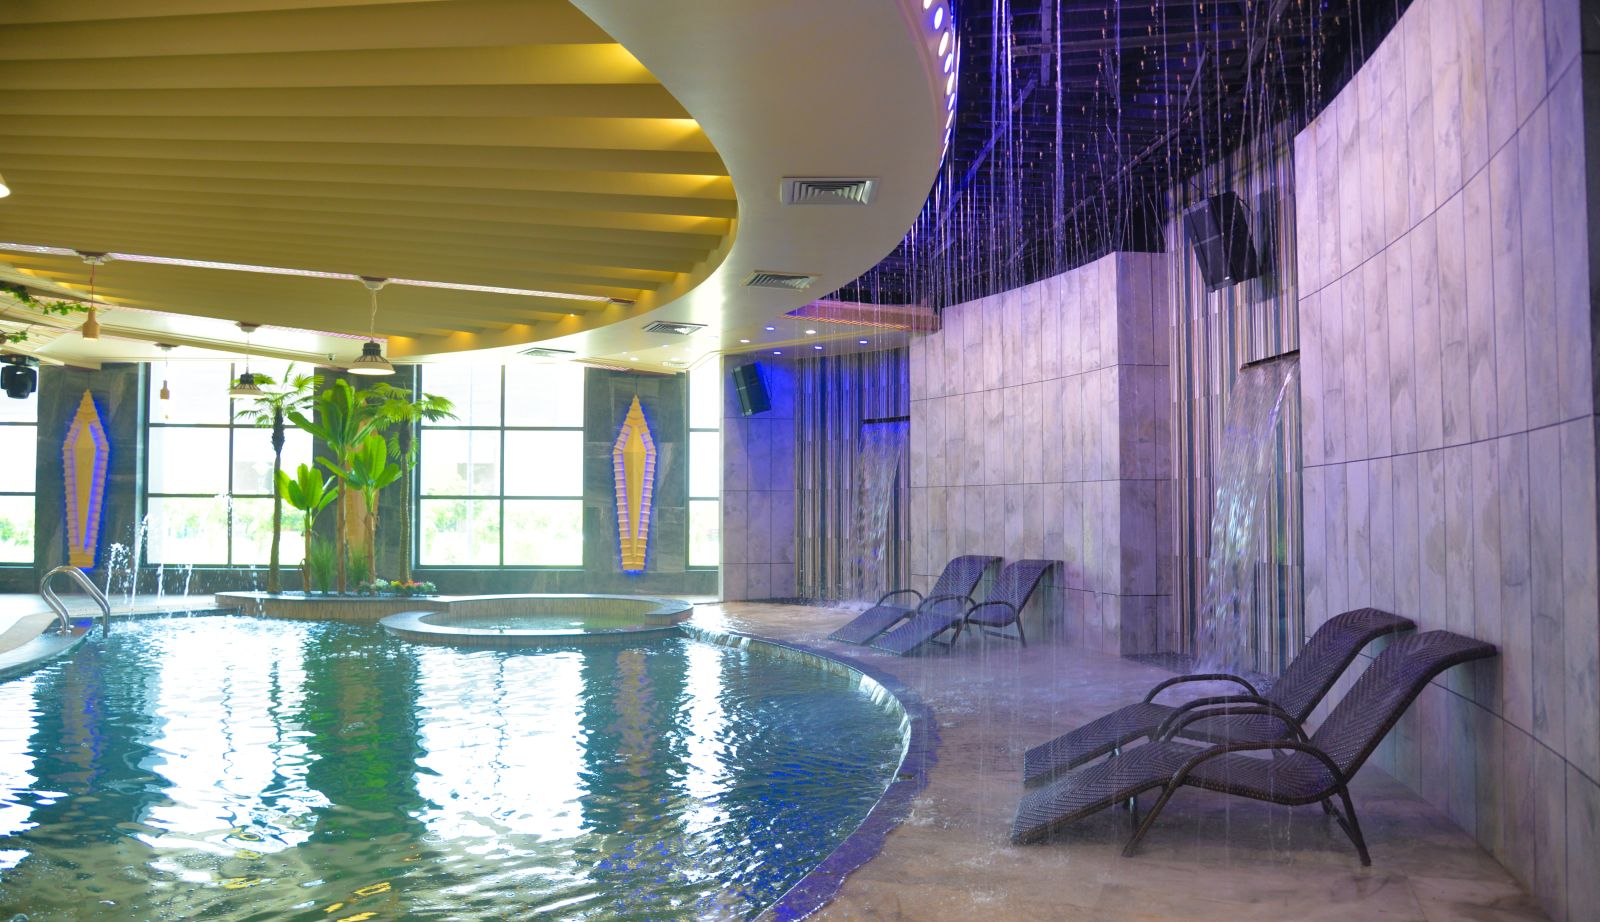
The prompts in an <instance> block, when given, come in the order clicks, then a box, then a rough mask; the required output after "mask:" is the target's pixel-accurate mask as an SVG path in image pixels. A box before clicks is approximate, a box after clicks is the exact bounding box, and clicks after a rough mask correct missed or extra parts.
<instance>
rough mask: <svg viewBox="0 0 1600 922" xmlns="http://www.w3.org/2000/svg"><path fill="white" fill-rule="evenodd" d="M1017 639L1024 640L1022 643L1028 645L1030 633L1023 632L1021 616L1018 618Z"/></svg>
mask: <svg viewBox="0 0 1600 922" xmlns="http://www.w3.org/2000/svg"><path fill="white" fill-rule="evenodd" d="M1017 639H1018V640H1020V641H1022V645H1023V646H1024V647H1026V646H1027V645H1028V635H1026V634H1024V633H1022V619H1021V618H1018V619H1017Z"/></svg>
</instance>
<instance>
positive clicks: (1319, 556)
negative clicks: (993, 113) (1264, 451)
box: [1295, 0, 1600, 920]
mask: <svg viewBox="0 0 1600 922" xmlns="http://www.w3.org/2000/svg"><path fill="white" fill-rule="evenodd" d="M1579 18H1580V17H1579V0H1545V2H1543V3H1540V2H1538V0H1416V2H1415V3H1413V4H1412V6H1411V7H1410V9H1409V10H1408V11H1407V12H1406V14H1405V15H1404V17H1403V18H1402V20H1401V22H1400V24H1399V26H1398V28H1396V29H1395V30H1394V31H1393V32H1392V33H1390V35H1389V37H1388V38H1387V39H1386V40H1385V41H1384V42H1383V44H1382V45H1381V46H1380V47H1379V49H1378V50H1377V52H1376V53H1375V54H1374V56H1373V57H1372V58H1371V59H1369V61H1368V63H1367V64H1366V65H1365V66H1364V67H1363V68H1362V69H1361V70H1360V72H1359V73H1358V74H1357V76H1356V78H1355V79H1354V81H1353V82H1352V83H1351V84H1350V85H1348V86H1347V87H1346V88H1345V89H1344V90H1343V91H1342V92H1341V93H1340V95H1339V96H1338V98H1337V99H1336V100H1335V101H1334V102H1333V103H1332V104H1331V105H1330V106H1329V107H1328V108H1327V109H1326V110H1325V111H1324V112H1323V113H1322V114H1321V115H1320V116H1319V117H1318V118H1317V120H1316V121H1315V122H1313V123H1312V124H1311V125H1310V126H1309V127H1308V128H1307V129H1306V130H1305V131H1303V132H1302V133H1301V134H1300V135H1299V136H1298V137H1297V138H1296V140H1295V165H1296V175H1297V179H1296V193H1297V194H1296V198H1297V200H1298V203H1299V207H1298V214H1297V234H1298V237H1299V279H1300V286H1299V287H1300V331H1301V340H1300V343H1301V365H1302V371H1303V381H1302V393H1303V399H1304V416H1303V430H1302V437H1303V444H1304V453H1305V464H1306V470H1305V481H1304V482H1305V497H1304V499H1305V528H1306V532H1305V555H1306V562H1305V587H1306V618H1307V629H1308V631H1309V630H1310V629H1313V628H1315V626H1316V625H1317V624H1318V623H1320V621H1321V620H1323V619H1325V618H1326V617H1328V616H1329V615H1331V614H1334V613H1336V612H1339V611H1342V610H1345V609H1349V608H1354V607H1357V606H1362V605H1369V604H1370V605H1377V606H1381V607H1385V608H1390V609H1393V610H1395V611H1398V612H1400V613H1402V614H1405V615H1409V616H1411V617H1413V618H1415V619H1416V620H1417V622H1418V623H1419V624H1420V625H1421V626H1422V627H1423V628H1425V629H1426V628H1448V629H1450V630H1454V631H1459V632H1461V633H1465V634H1470V635H1473V636H1475V637H1479V638H1482V639H1485V640H1489V641H1493V642H1494V643H1496V644H1498V645H1499V646H1500V656H1499V657H1498V658H1497V659H1495V660H1494V661H1492V662H1490V663H1488V664H1486V665H1483V666H1481V667H1478V668H1476V670H1475V671H1468V670H1465V669H1462V670H1456V671H1455V672H1454V673H1453V674H1451V675H1449V676H1448V677H1447V678H1446V680H1445V681H1444V682H1442V683H1439V684H1437V685H1436V686H1435V687H1431V688H1429V689H1428V691H1427V693H1426V694H1424V695H1423V697H1422V699H1421V700H1420V701H1419V703H1418V705H1417V706H1416V707H1414V708H1412V710H1411V712H1410V713H1409V714H1408V715H1407V717H1406V719H1405V720H1404V721H1403V722H1402V723H1401V724H1400V726H1399V727H1398V728H1397V729H1396V731H1395V732H1394V734H1392V735H1391V737H1390V740H1389V742H1388V743H1386V744H1385V746H1384V749H1383V751H1382V752H1381V753H1380V763H1381V764H1383V765H1385V767H1387V768H1388V769H1389V770H1390V771H1391V772H1392V773H1393V774H1395V775H1396V776H1397V777H1398V778H1400V779H1401V780H1402V781H1404V782H1406V783H1407V784H1409V785H1411V786H1412V787H1413V788H1415V789H1416V790H1417V791H1418V792H1419V793H1420V794H1421V795H1422V796H1424V797H1426V798H1428V799H1430V800H1432V801H1433V802H1434V803H1436V804H1437V805H1439V806H1440V807H1441V808H1443V809H1445V810H1447V811H1448V812H1449V813H1450V815H1451V816H1452V817H1454V818H1455V820H1456V821H1457V822H1458V823H1460V824H1461V825H1462V826H1463V827H1464V828H1466V829H1467V830H1468V831H1470V832H1473V833H1475V834H1476V835H1477V837H1478V839H1479V841H1480V842H1481V843H1482V844H1483V846H1484V847H1485V848H1487V849H1488V850H1489V851H1490V852H1491V853H1492V854H1494V855H1495V856H1496V857H1497V858H1498V859H1499V860H1500V861H1502V862H1503V863H1504V864H1505V865H1506V866H1507V867H1508V868H1510V869H1511V871H1512V872H1513V873H1515V874H1516V875H1517V876H1518V877H1519V878H1521V879H1522V880H1523V881H1524V882H1525V883H1526V884H1527V885H1528V886H1529V888H1530V889H1531V890H1532V892H1533V893H1534V894H1535V895H1536V896H1537V897H1538V898H1539V899H1540V900H1541V902H1542V903H1543V904H1544V905H1545V907H1546V908H1547V909H1548V910H1549V911H1550V913H1551V915H1552V917H1553V918H1555V919H1558V920H1561V919H1569V918H1570V919H1580V918H1581V919H1589V918H1594V916H1593V913H1594V912H1595V911H1596V909H1595V907H1597V906H1600V870H1597V869H1600V785H1597V781H1600V598H1597V592H1596V580H1597V570H1600V562H1597V559H1596V537H1597V525H1596V521H1597V520H1596V506H1595V488H1596V465H1595V441H1596V425H1595V424H1596V418H1595V415H1594V410H1595V406H1594V386H1595V377H1594V368H1593V365H1592V356H1593V352H1592V350H1593V347H1594V344H1595V337H1594V330H1593V329H1592V313H1591V311H1592V302H1591V296H1590V287H1589V286H1590V275H1589V272H1590V263H1589V259H1590V257H1589V240H1588V227H1589V220H1588V214H1587V205H1586V199H1585V195H1584V190H1585V188H1586V171H1585V151H1584V143H1585V140H1584V112H1583V101H1584V100H1583V73H1582V70H1583V64H1582V63H1581V62H1582V60H1583V59H1585V58H1588V57H1589V56H1588V55H1587V54H1584V55H1580V49H1579V35H1580V31H1581V30H1580V23H1579ZM1591 66H1592V65H1591ZM1590 92H1591V98H1592V94H1593V93H1594V92H1595V91H1594V90H1591V91H1590ZM1340 693H1342V689H1339V690H1336V692H1335V694H1334V695H1333V696H1331V698H1332V700H1337V699H1338V697H1339V694H1340Z"/></svg>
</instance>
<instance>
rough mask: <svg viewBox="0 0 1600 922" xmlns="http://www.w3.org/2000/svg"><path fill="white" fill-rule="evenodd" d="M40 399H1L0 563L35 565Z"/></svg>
mask: <svg viewBox="0 0 1600 922" xmlns="http://www.w3.org/2000/svg"><path fill="white" fill-rule="evenodd" d="M38 420H39V395H38V393H37V392H35V393H34V394H33V395H32V396H30V397H28V398H27V399H26V400H14V399H12V398H10V397H5V396H0V445H4V446H5V452H4V453H3V454H0V563H29V564H31V563H33V497H34V492H35V490H36V489H37V485H36V484H37V478H36V477H35V470H34V465H35V459H36V458H37V457H38V448H37V446H38V443H39V426H38Z"/></svg>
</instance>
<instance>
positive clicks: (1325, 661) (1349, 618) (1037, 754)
mask: <svg viewBox="0 0 1600 922" xmlns="http://www.w3.org/2000/svg"><path fill="white" fill-rule="evenodd" d="M1414 627H1416V625H1415V624H1413V623H1412V622H1411V619H1409V618H1402V617H1400V616H1399V615H1393V614H1390V613H1389V612H1386V611H1380V610H1378V609H1376V608H1360V609H1356V610H1355V611H1347V612H1345V613H1343V614H1340V615H1334V616H1333V617H1332V618H1329V619H1328V620H1327V621H1326V622H1324V623H1323V625H1322V627H1319V628H1317V630H1316V633H1314V634H1312V635H1311V639H1310V640H1309V641H1307V642H1306V645H1305V646H1304V647H1303V648H1301V650H1300V652H1299V653H1298V654H1296V655H1295V658H1294V661H1293V662H1291V663H1290V664H1289V668H1287V669H1285V670H1284V671H1283V677H1282V678H1281V679H1279V680H1278V681H1277V683H1275V684H1274V685H1273V686H1272V688H1270V689H1269V690H1267V691H1266V692H1264V693H1258V692H1257V691H1256V689H1255V686H1253V685H1251V684H1250V683H1249V682H1248V681H1246V680H1245V679H1243V678H1241V677H1239V676H1235V675H1228V674H1226V673H1196V674H1193V675H1184V676H1177V677H1175V678H1171V679H1168V680H1166V681H1165V682H1162V683H1161V684H1159V685H1157V686H1156V687H1155V688H1152V689H1150V693H1149V694H1147V695H1145V696H1144V700H1143V701H1141V702H1139V703H1138V704H1130V705H1128V706H1127V707H1125V708H1121V709H1119V710H1116V711H1113V712H1111V713H1110V714H1107V715H1106V716H1104V717H1101V718H1099V719H1098V720H1093V721H1090V722H1089V723H1086V724H1084V725H1083V726H1081V727H1079V728H1077V729H1076V730H1073V731H1071V732H1070V733H1063V734H1062V735H1060V736H1058V737H1056V738H1055V739H1053V740H1051V741H1050V742H1048V743H1041V744H1040V745H1038V746H1035V747H1033V748H1032V749H1029V750H1028V751H1027V752H1026V753H1025V754H1024V755H1023V757H1022V783H1023V784H1024V785H1026V786H1028V787H1034V786H1037V785H1040V784H1044V783H1045V782H1047V781H1052V780H1054V779H1055V778H1056V777H1057V776H1059V775H1061V774H1062V773H1063V772H1066V771H1070V770H1072V769H1075V768H1077V767H1079V766H1080V765H1083V764H1084V763H1086V762H1092V761H1094V760H1095V759H1098V758H1099V757H1101V756H1103V755H1106V754H1108V753H1112V752H1115V751H1117V750H1118V749H1121V748H1122V747H1123V746H1126V745H1127V744H1129V743H1132V742H1134V741H1136V740H1138V739H1140V738H1142V737H1146V736H1151V735H1154V734H1155V733H1156V732H1157V731H1158V730H1159V729H1160V728H1161V725H1162V723H1163V722H1164V721H1168V720H1171V719H1173V718H1175V717H1181V716H1182V715H1184V714H1187V713H1189V712H1191V711H1194V710H1196V709H1197V708H1201V707H1205V706H1208V705H1211V704H1226V703H1233V704H1245V703H1256V704H1269V705H1274V706H1276V707H1278V708H1280V709H1282V710H1284V711H1287V712H1288V713H1289V716H1291V717H1293V718H1294V719H1295V720H1296V721H1297V722H1304V721H1305V720H1306V719H1307V718H1308V717H1310V716H1311V711H1312V709H1314V708H1315V707H1316V706H1317V704H1318V703H1319V702H1321V701H1322V698H1323V696H1325V695H1327V693H1328V690H1329V689H1330V688H1332V687H1333V683H1334V681H1335V680H1337V679H1338V678H1339V676H1340V675H1342V674H1343V673H1344V671H1345V669H1347V668H1349V666H1350V663H1351V661H1352V660H1354V659H1355V658H1356V654H1357V653H1360V652H1361V650H1362V648H1364V647H1365V646H1366V645H1367V644H1369V643H1371V642H1372V641H1374V640H1377V639H1378V638H1379V637H1382V636H1384V635H1386V634H1395V633H1398V632H1400V631H1405V630H1410V629H1411V628H1414ZM1207 681H1224V682H1234V683H1236V684H1238V685H1240V686H1242V687H1243V689H1244V693H1243V694H1238V695H1229V696H1227V697H1226V698H1201V699H1198V700H1196V701H1191V702H1188V703H1187V704H1184V705H1182V706H1169V705H1165V704H1157V703H1156V701H1155V699H1156V696H1157V695H1159V694H1161V693H1162V692H1163V691H1165V690H1167V689H1168V688H1171V687H1173V686H1174V685H1181V684H1184V683H1188V682H1207ZM1285 732H1286V731H1285V729H1284V726H1283V722H1282V721H1280V720H1278V719H1276V718H1274V717H1267V716H1261V715H1234V716H1214V717H1208V718H1206V719H1204V720H1200V721H1197V722H1195V723H1192V724H1189V725H1188V726H1187V727H1185V729H1184V733H1183V735H1184V736H1185V737H1188V738H1190V739H1199V740H1206V741H1207V742H1212V743H1228V742H1235V743H1261V742H1266V741H1268V740H1275V739H1281V738H1282V737H1283V736H1284V735H1285Z"/></svg>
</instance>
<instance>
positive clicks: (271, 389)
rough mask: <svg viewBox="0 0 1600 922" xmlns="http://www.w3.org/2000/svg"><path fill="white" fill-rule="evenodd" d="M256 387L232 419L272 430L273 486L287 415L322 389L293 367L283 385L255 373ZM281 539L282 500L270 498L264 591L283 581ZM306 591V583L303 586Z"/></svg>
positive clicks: (278, 473)
mask: <svg viewBox="0 0 1600 922" xmlns="http://www.w3.org/2000/svg"><path fill="white" fill-rule="evenodd" d="M255 378H256V383H257V384H259V385H261V386H262V396H260V397H257V398H256V399H255V400H253V401H251V402H250V403H249V404H247V405H246V406H245V407H244V408H243V409H241V410H239V411H238V412H237V413H235V414H234V418H235V419H238V420H243V421H245V422H249V423H250V424H252V425H256V426H261V427H264V428H270V429H271V430H272V479H273V482H274V483H276V482H277V481H278V480H279V478H281V477H283V444H284V420H285V419H286V418H287V416H288V414H289V413H290V412H297V411H304V410H305V409H307V408H308V407H310V406H311V401H312V399H313V398H314V397H315V396H316V393H317V388H318V387H321V386H322V378H321V377H320V376H318V375H314V374H312V375H302V374H295V370H294V366H293V365H290V366H289V367H288V368H286V369H284V373H283V381H282V382H281V383H280V382H277V381H274V380H272V378H271V377H269V376H267V375H264V374H261V373H260V372H257V373H256V375H255ZM282 535H283V498H282V496H281V495H280V494H278V493H274V494H273V497H272V555H271V557H270V558H269V559H268V564H267V591H268V592H270V593H273V594H277V593H279V592H282V591H283V577H282V575H281V572H280V568H279V566H278V548H279V544H280V543H281V540H282ZM306 585H307V587H309V586H310V583H307V584H306Z"/></svg>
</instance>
